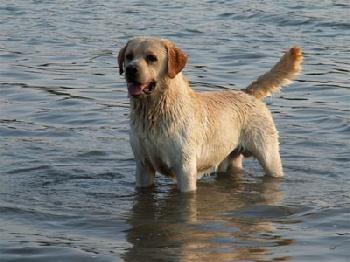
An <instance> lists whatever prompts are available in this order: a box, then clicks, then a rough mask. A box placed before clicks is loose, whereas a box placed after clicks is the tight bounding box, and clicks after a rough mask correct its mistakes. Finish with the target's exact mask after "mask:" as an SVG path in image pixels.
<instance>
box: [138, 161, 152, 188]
mask: <svg viewBox="0 0 350 262" xmlns="http://www.w3.org/2000/svg"><path fill="white" fill-rule="evenodd" d="M154 175H155V170H154V168H153V167H152V166H150V164H148V163H146V162H143V161H141V160H136V187H149V186H152V185H153V184H154Z"/></svg>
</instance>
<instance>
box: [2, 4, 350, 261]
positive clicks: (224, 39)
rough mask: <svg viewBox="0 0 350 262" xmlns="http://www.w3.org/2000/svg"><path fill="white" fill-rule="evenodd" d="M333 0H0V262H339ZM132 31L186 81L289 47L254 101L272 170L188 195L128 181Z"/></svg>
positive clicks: (342, 246)
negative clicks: (120, 63)
mask: <svg viewBox="0 0 350 262" xmlns="http://www.w3.org/2000/svg"><path fill="white" fill-rule="evenodd" d="M349 10H350V6H349V3H348V1H277V0H273V1H262V2H256V1H228V0H227V1H226V0H223V1H211V0H208V1H197V0H193V1H180V0H176V1H171V3H166V1H156V0H155V1H147V2H144V1H125V0H120V1H107V0H106V1H83V0H76V1H34V0H33V1H25V0H22V1H3V3H2V4H1V5H0V29H1V30H0V168H1V169H0V261H35V262H37V261H272V260H273V261H347V260H348V256H349V255H350V253H349V247H350V224H349V221H350V195H349V188H350V177H349V161H350V144H349V141H350V140H349V137H350V136H349V135H350V104H349V103H350V102H349V101H350V85H349V72H350V62H349V58H350V48H349V42H350V30H349V28H350V21H349V17H350V14H349ZM135 35H156V36H161V37H164V38H170V39H172V40H173V41H175V42H176V43H177V45H178V46H179V47H181V48H182V49H183V50H184V51H185V52H186V53H188V54H189V63H188V65H187V67H186V69H185V70H184V71H185V74H186V75H187V77H188V78H189V80H190V82H191V85H192V87H193V88H194V89H196V90H198V91H203V90H220V89H224V88H231V89H239V88H243V87H245V86H246V85H247V84H248V83H249V82H250V81H252V80H254V79H255V78H256V76H258V75H259V74H261V73H263V72H264V71H265V70H267V69H269V68H270V67H271V65H272V64H273V63H275V62H276V61H277V60H278V58H279V57H280V56H281V54H282V51H283V50H285V49H286V48H287V47H289V46H292V45H295V44H297V45H300V46H302V48H303V50H304V55H305V61H304V69H303V74H302V75H301V76H300V77H299V79H298V81H296V82H295V83H294V84H293V85H291V86H289V87H287V88H285V89H283V92H282V93H280V94H277V95H275V96H274V97H273V98H268V99H266V102H267V104H268V106H269V108H270V109H271V111H272V112H273V115H274V118H275V122H276V125H277V127H278V129H279V131H280V137H281V155H282V159H283V164H284V169H285V173H286V177H285V179H283V180H282V181H278V180H271V179H270V180H269V179H265V178H264V177H263V172H262V170H261V168H260V166H259V165H258V163H257V162H256V161H255V160H248V161H246V162H245V174H244V175H243V176H241V177H233V176H232V177H221V176H217V175H212V176H209V177H205V178H204V179H202V180H201V181H199V183H198V192H197V194H196V195H190V196H188V195H182V194H179V193H178V192H177V191H176V190H175V188H176V186H175V183H174V181H172V180H169V179H166V178H163V177H161V176H159V177H157V186H156V188H155V189H154V190H148V191H147V190H146V191H143V192H137V191H135V190H134V176H133V174H134V172H135V164H134V159H133V155H132V152H131V148H130V146H129V142H128V112H129V103H128V99H127V92H126V87H125V84H124V80H123V78H122V77H120V76H119V75H118V74H117V68H116V54H117V52H118V50H119V49H120V48H121V47H122V46H123V45H124V43H125V42H126V40H127V39H129V38H130V37H132V36H135Z"/></svg>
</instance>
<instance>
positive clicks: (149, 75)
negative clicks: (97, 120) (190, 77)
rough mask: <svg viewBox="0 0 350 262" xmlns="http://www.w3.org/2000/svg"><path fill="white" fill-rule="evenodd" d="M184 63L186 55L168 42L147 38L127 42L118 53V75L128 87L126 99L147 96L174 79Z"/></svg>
mask: <svg viewBox="0 0 350 262" xmlns="http://www.w3.org/2000/svg"><path fill="white" fill-rule="evenodd" d="M186 62H187V55H186V54H185V53H184V52H183V51H182V50H181V49H179V48H177V47H175V45H174V44H173V43H172V42H171V41H169V40H164V39H159V38H151V37H137V38H134V39H132V40H130V41H129V42H128V43H127V44H126V46H125V47H123V48H122V49H121V50H120V51H119V55H118V64H119V73H120V74H123V72H124V69H125V78H126V82H127V85H128V93H129V96H139V95H149V94H151V93H152V92H153V91H154V90H155V89H156V88H158V85H157V84H158V83H160V82H161V81H162V80H164V79H165V78H169V79H172V78H175V76H176V75H177V74H178V73H180V72H181V70H182V69H183V68H184V67H185V65H186Z"/></svg>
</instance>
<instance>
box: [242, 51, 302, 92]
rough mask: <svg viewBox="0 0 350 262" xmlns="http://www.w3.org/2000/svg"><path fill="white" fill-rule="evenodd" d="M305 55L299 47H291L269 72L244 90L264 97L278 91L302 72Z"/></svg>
mask: <svg viewBox="0 0 350 262" xmlns="http://www.w3.org/2000/svg"><path fill="white" fill-rule="evenodd" d="M302 61H303V55H302V53H301V49H300V48H299V47H292V48H290V49H289V50H288V51H287V52H286V53H285V54H284V55H283V56H282V58H281V59H280V61H279V62H278V63H277V64H275V66H274V67H273V68H272V69H271V70H270V71H268V72H267V73H265V74H263V75H262V76H260V77H259V78H258V79H257V80H255V81H254V82H252V83H251V84H250V85H249V86H248V87H247V88H245V89H243V90H242V91H244V92H246V93H247V94H250V95H252V96H255V97H256V98H263V97H265V96H269V95H271V94H272V93H273V92H277V91H279V90H280V89H281V87H282V86H284V85H288V84H290V83H291V82H292V80H293V79H295V78H296V76H297V75H298V74H299V73H300V70H301V62H302Z"/></svg>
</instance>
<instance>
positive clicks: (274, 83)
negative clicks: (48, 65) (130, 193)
mask: <svg viewBox="0 0 350 262" xmlns="http://www.w3.org/2000/svg"><path fill="white" fill-rule="evenodd" d="M187 59H188V57H187V55H186V54H185V53H184V52H183V51H182V50H181V49H180V48H178V47H176V46H175V44H174V43H173V42H171V41H169V40H167V39H160V38H155V37H136V38H133V39H131V40H130V41H128V42H127V43H126V45H125V46H124V47H123V48H121V50H120V51H119V54H118V64H119V73H120V74H121V75H122V74H123V73H124V71H125V79H126V84H127V89H128V95H129V97H130V143H131V147H132V150H133V153H134V156H135V161H136V187H149V186H152V185H153V184H154V176H155V172H159V173H161V174H163V175H166V176H170V177H174V178H176V180H177V187H178V189H179V190H180V191H181V192H191V191H195V190H196V181H197V178H198V177H200V176H201V175H202V174H203V173H204V172H205V171H207V170H209V169H212V168H216V170H217V171H218V172H226V171H227V170H237V169H241V168H242V160H243V157H249V156H253V157H255V158H257V159H258V161H259V163H260V164H261V166H262V167H263V169H264V171H265V173H266V175H267V176H270V177H282V176H283V170H282V164H281V159H280V154H279V141H278V132H277V130H276V127H275V125H274V121H273V118H272V115H271V113H270V111H269V110H268V109H267V107H266V105H265V104H264V103H263V102H262V101H261V99H262V98H264V97H265V96H267V95H270V94H271V93H273V92H276V91H278V90H280V88H281V87H282V86H283V85H286V84H289V83H290V82H291V81H292V80H293V79H294V78H295V77H296V76H297V75H298V74H299V72H300V70H301V62H302V59H303V56H302V53H301V49H300V48H299V47H292V48H290V49H289V50H288V51H287V52H286V53H285V54H284V55H283V56H282V58H281V59H280V61H279V62H278V63H277V64H276V65H275V66H274V67H273V68H272V69H271V70H270V71H268V72H267V73H265V74H264V75H262V76H260V77H259V78H258V79H257V80H256V81H254V82H252V83H251V84H250V85H249V86H248V87H246V88H245V89H242V90H236V91H234V90H230V91H216V92H215V91H213V92H195V91H194V90H193V89H191V88H190V86H189V82H188V81H187V80H186V78H185V77H184V76H183V74H182V69H183V68H184V67H185V65H186V63H187Z"/></svg>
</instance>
